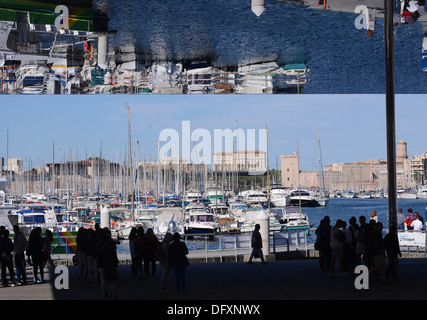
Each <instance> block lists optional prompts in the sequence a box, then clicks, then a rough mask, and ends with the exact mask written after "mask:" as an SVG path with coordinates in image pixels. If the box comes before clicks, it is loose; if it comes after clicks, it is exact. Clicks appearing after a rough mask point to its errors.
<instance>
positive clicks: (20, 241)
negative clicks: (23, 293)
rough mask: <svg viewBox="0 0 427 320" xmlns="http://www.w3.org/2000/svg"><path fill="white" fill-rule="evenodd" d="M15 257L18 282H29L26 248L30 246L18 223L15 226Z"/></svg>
mask: <svg viewBox="0 0 427 320" xmlns="http://www.w3.org/2000/svg"><path fill="white" fill-rule="evenodd" d="M13 232H14V233H15V235H14V236H13V245H14V250H13V251H14V255H15V257H14V259H15V268H16V280H17V281H18V284H27V272H26V268H25V250H27V248H28V240H27V238H25V236H24V234H23V233H22V231H21V230H19V227H18V225H14V226H13Z"/></svg>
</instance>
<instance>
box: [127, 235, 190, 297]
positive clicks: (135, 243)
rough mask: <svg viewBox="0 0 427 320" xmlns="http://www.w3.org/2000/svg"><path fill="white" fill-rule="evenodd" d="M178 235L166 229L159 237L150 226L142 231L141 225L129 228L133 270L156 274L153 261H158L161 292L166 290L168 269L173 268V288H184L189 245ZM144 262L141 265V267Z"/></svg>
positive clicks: (179, 290) (183, 289) (147, 274)
mask: <svg viewBox="0 0 427 320" xmlns="http://www.w3.org/2000/svg"><path fill="white" fill-rule="evenodd" d="M180 238H181V236H180V234H179V233H177V232H175V233H174V234H171V233H170V232H168V233H166V234H165V236H164V238H163V240H162V241H159V240H158V238H157V236H156V235H155V234H154V232H153V230H152V229H151V228H149V229H147V231H146V232H144V229H143V228H142V227H139V228H138V229H137V228H132V230H131V232H130V234H129V249H130V254H131V259H132V264H131V272H132V274H137V273H138V272H139V273H140V274H142V273H143V271H144V274H145V275H146V276H150V266H151V276H154V275H156V263H157V261H158V262H159V263H160V265H161V267H162V274H161V278H160V292H161V293H166V292H167V280H168V276H169V273H170V270H173V271H174V275H175V283H176V290H177V291H178V292H184V291H185V289H186V280H185V272H186V269H187V267H188V265H189V262H188V259H187V254H188V248H187V245H186V244H185V242H183V241H181V240H180ZM142 264H144V268H143V267H142Z"/></svg>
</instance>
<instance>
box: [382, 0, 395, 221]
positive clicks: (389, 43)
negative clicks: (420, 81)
mask: <svg viewBox="0 0 427 320" xmlns="http://www.w3.org/2000/svg"><path fill="white" fill-rule="evenodd" d="M393 40H394V39H393V0H384V42H385V76H386V124H387V180H388V227H389V228H390V226H391V225H392V224H395V223H396V222H397V182H396V127H395V100H394V95H395V93H394V41H393Z"/></svg>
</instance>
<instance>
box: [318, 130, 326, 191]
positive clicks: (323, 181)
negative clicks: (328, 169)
mask: <svg viewBox="0 0 427 320" xmlns="http://www.w3.org/2000/svg"><path fill="white" fill-rule="evenodd" d="M317 141H318V144H319V169H320V171H321V174H322V186H323V196H324V197H326V190H325V177H324V175H323V164H322V151H321V149H320V134H319V130H317Z"/></svg>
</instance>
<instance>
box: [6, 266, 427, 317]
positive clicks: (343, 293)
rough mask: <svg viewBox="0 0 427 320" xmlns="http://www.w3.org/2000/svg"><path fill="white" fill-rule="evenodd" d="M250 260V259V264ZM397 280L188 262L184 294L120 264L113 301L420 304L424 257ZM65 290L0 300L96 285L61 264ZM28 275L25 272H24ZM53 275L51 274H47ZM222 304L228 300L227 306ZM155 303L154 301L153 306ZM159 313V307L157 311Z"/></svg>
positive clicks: (25, 290) (313, 269) (90, 295)
mask: <svg viewBox="0 0 427 320" xmlns="http://www.w3.org/2000/svg"><path fill="white" fill-rule="evenodd" d="M254 261H255V260H254ZM399 268H400V272H399V273H400V275H401V277H402V279H401V281H399V282H391V283H390V284H382V283H380V282H377V281H376V280H375V279H373V278H371V279H370V281H369V288H368V289H360V290H358V289H356V287H355V278H356V276H357V275H355V274H348V275H347V276H341V277H339V276H329V275H328V274H327V273H326V272H322V271H320V270H319V268H318V261H317V260H316V259H308V260H280V261H269V262H268V264H267V265H262V264H261V263H260V262H259V261H256V262H255V263H254V264H252V265H250V264H248V263H247V262H244V261H242V262H223V263H217V262H215V263H191V264H190V266H189V268H188V269H187V290H186V292H185V293H179V292H176V290H175V283H174V274H173V272H171V273H170V275H169V282H168V292H167V293H160V290H159V284H160V274H161V267H160V266H158V268H157V275H156V276H154V277H146V276H140V275H136V276H135V275H132V274H131V272H130V266H129V265H120V266H119V274H120V278H119V280H118V282H117V288H118V299H119V300H144V301H146V302H145V303H147V301H148V300H149V301H153V303H154V301H160V304H161V306H162V308H166V307H167V306H169V305H171V306H173V305H174V303H178V302H179V303H187V302H188V301H193V302H194V303H196V302H195V301H199V303H204V304H205V305H206V303H207V304H211V303H219V302H221V303H232V301H238V300H240V301H246V300H248V303H254V302H258V303H261V305H262V303H267V302H268V301H269V300H420V299H426V298H427V292H426V287H427V273H426V272H425V270H427V259H426V258H411V259H406V258H404V259H401V260H400V261H399ZM67 269H68V271H69V289H61V290H57V289H55V287H54V279H53V278H52V279H51V278H50V277H49V276H48V275H47V277H46V278H47V282H46V283H43V284H31V285H30V284H29V285H26V286H17V287H8V288H0V299H2V300H86V301H92V300H100V298H101V295H100V285H99V284H82V283H79V281H78V276H77V275H78V267H77V266H67ZM30 274H31V272H30ZM53 277H55V275H53ZM227 301H228V302H227ZM156 303H159V302H156ZM163 311H164V312H165V309H164V310H163Z"/></svg>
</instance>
